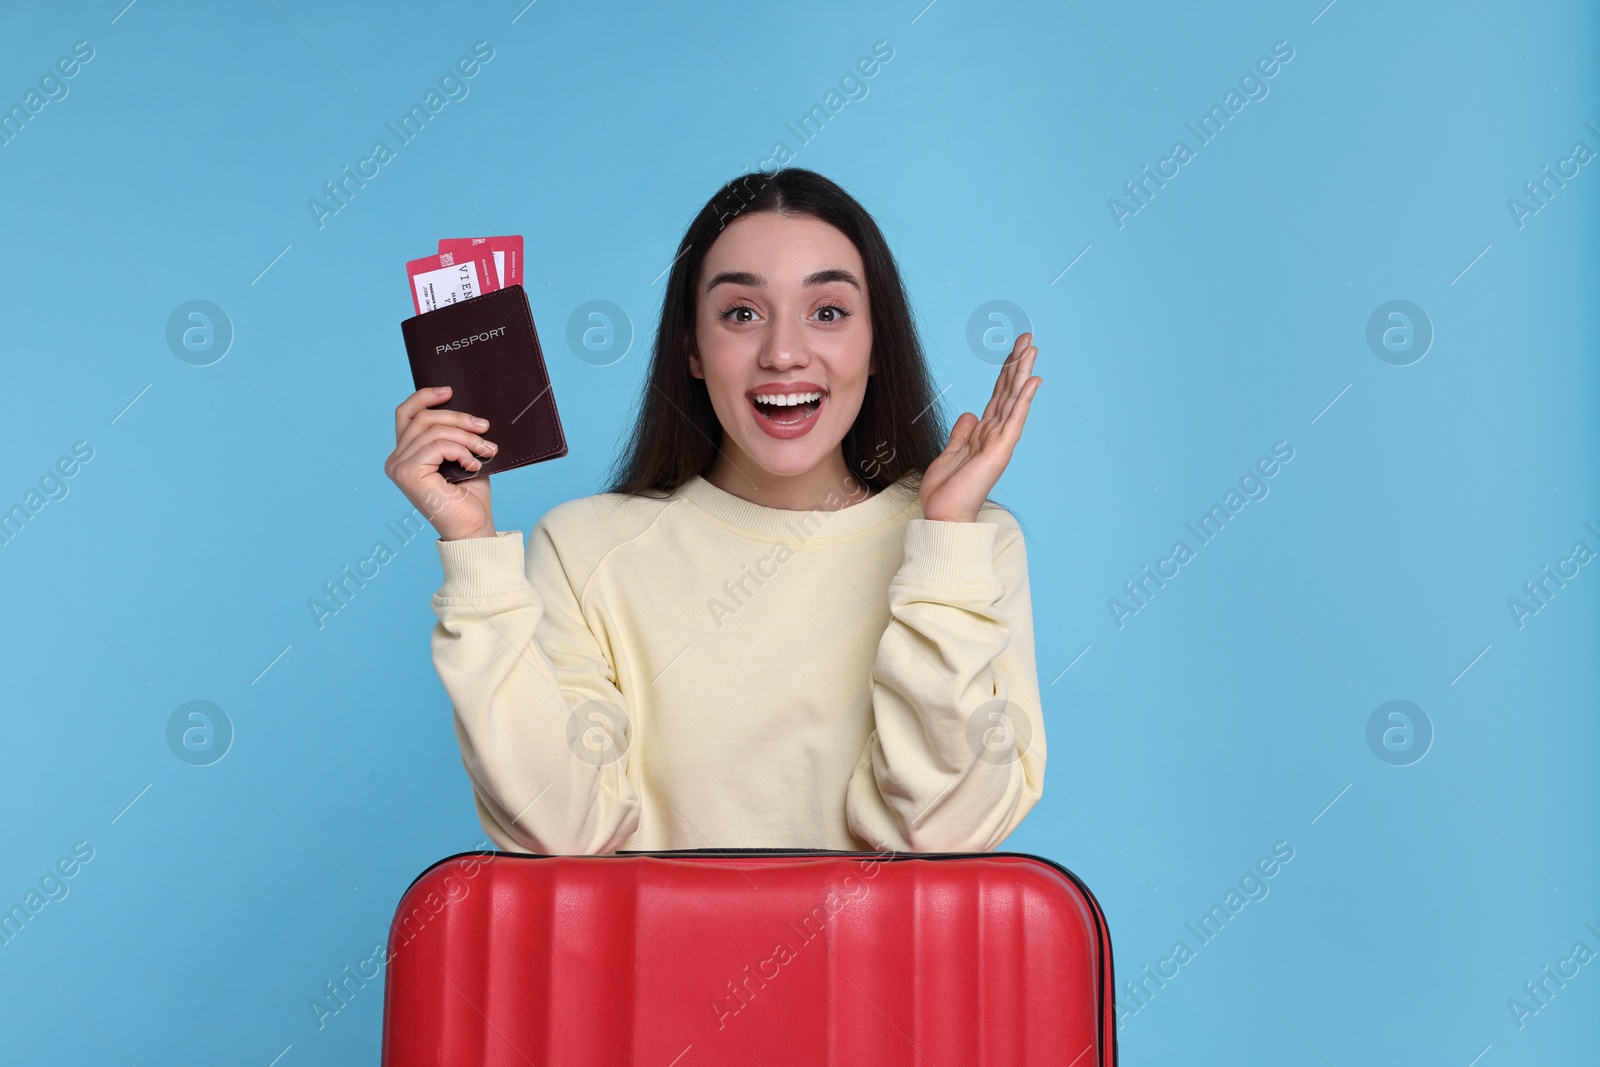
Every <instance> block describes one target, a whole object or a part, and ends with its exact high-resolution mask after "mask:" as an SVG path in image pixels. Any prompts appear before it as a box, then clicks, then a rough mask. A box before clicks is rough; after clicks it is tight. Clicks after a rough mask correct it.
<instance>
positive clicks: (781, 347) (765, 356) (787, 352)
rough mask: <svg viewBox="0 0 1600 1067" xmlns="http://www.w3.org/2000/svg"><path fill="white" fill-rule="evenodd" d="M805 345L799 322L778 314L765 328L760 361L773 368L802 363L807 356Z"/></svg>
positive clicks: (803, 333)
mask: <svg viewBox="0 0 1600 1067" xmlns="http://www.w3.org/2000/svg"><path fill="white" fill-rule="evenodd" d="M805 345H806V340H805V332H804V330H803V329H802V328H801V326H800V324H799V323H796V322H793V321H792V320H790V318H789V317H788V316H786V315H780V316H778V317H777V319H776V320H775V321H774V322H773V324H772V327H771V328H770V329H769V330H767V336H766V339H765V343H764V344H763V345H762V352H761V360H762V363H763V364H764V365H765V366H769V367H773V368H775V369H783V368H786V367H793V366H797V365H801V364H804V363H805V362H806V360H807V358H808V357H807V352H806V347H805Z"/></svg>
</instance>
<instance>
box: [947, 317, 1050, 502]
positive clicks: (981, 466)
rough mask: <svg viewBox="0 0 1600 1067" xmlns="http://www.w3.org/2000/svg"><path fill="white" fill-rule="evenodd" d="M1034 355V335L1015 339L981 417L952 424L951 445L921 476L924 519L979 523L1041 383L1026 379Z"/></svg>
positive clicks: (967, 416) (970, 416)
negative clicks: (984, 502) (981, 508)
mask: <svg viewBox="0 0 1600 1067" xmlns="http://www.w3.org/2000/svg"><path fill="white" fill-rule="evenodd" d="M1038 354H1039V350H1038V349H1037V348H1035V347H1033V334H1031V333H1025V334H1022V335H1020V336H1019V337H1018V338H1017V342H1016V344H1015V345H1013V346H1012V349H1011V357H1010V358H1009V359H1007V360H1006V362H1005V366H1004V367H1003V368H1002V369H1001V371H1000V377H999V378H998V379H996V380H995V383H994V395H993V396H991V397H990V398H989V406H988V407H986V408H984V409H983V418H981V419H980V418H978V417H977V416H976V415H974V414H972V412H970V411H964V412H962V413H961V417H960V418H959V419H957V420H956V424H955V426H953V427H952V428H951V430H950V443H949V444H948V445H946V446H945V449H944V451H943V452H941V453H939V458H938V459H936V460H934V461H933V462H932V463H931V464H929V466H928V469H927V470H926V471H925V472H924V473H923V475H922V488H921V490H920V492H919V493H918V498H919V499H920V500H921V503H922V514H923V516H924V517H926V518H929V519H938V520H942V521H945V522H977V521H978V508H979V507H981V506H982V504H983V501H984V499H985V498H986V497H988V495H989V491H990V490H992V489H993V488H994V486H995V483H996V482H998V481H999V480H1000V474H1001V472H1003V471H1004V470H1005V469H1006V464H1007V463H1010V462H1011V451H1012V449H1014V448H1015V447H1016V445H1017V441H1018V439H1019V438H1021V436H1022V423H1023V420H1024V419H1026V418H1027V417H1028V407H1029V405H1030V404H1031V403H1032V401H1033V394H1034V393H1037V392H1038V391H1039V386H1041V385H1043V384H1044V379H1043V378H1040V377H1039V376H1038V375H1033V376H1032V377H1030V376H1029V375H1030V373H1031V372H1032V370H1033V361H1034V358H1035V357H1036V356H1038Z"/></svg>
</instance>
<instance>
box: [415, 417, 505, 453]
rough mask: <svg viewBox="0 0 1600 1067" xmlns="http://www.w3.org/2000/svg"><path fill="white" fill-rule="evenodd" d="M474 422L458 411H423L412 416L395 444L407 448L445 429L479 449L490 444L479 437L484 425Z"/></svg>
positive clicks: (488, 440) (473, 419) (472, 418)
mask: <svg viewBox="0 0 1600 1067" xmlns="http://www.w3.org/2000/svg"><path fill="white" fill-rule="evenodd" d="M480 421H481V420H475V418H474V416H472V415H470V414H467V413H465V412H460V411H423V412H419V413H418V414H416V415H414V416H412V418H411V421H410V422H408V423H407V424H406V427H405V429H404V430H403V431H401V433H400V437H399V439H398V440H397V441H396V442H395V443H396V445H397V446H399V447H407V446H409V445H411V444H412V443H413V442H415V441H417V440H419V439H420V438H422V437H425V436H427V435H429V434H431V433H433V432H434V431H435V430H438V429H445V430H449V431H451V432H452V433H453V434H464V435H466V437H467V438H470V439H471V440H472V442H473V443H474V444H475V445H477V446H479V447H480V448H481V447H482V446H484V445H487V444H489V443H490V439H487V438H484V437H483V436H481V435H480V434H479V433H478V431H479V430H485V431H486V430H487V429H488V426H487V425H486V424H481V425H480Z"/></svg>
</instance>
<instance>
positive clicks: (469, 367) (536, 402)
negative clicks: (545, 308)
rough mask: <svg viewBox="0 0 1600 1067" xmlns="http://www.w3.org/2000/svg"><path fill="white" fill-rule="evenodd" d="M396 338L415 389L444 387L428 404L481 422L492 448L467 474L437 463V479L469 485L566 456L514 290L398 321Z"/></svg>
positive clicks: (533, 334)
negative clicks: (445, 393) (439, 399)
mask: <svg viewBox="0 0 1600 1067" xmlns="http://www.w3.org/2000/svg"><path fill="white" fill-rule="evenodd" d="M400 332H401V335H402V336H403V337H404V339H405V346H406V357H407V359H409V360H410V363H411V380H412V382H413V384H414V385H415V387H416V388H417V389H427V388H432V387H433V386H438V385H448V386H450V389H451V393H450V399H448V400H446V401H445V402H444V403H442V404H434V405H431V406H432V407H435V408H443V409H446V410H449V411H461V412H466V413H467V414H469V415H477V416H478V417H479V418H484V419H488V420H489V428H488V429H487V430H485V431H484V432H483V434H482V436H483V437H484V438H486V439H487V440H490V441H493V442H494V443H495V444H497V445H499V446H500V450H499V451H498V452H496V453H495V454H494V455H493V456H492V457H490V458H489V459H488V460H487V461H485V463H484V464H483V466H482V467H480V468H478V469H477V470H474V471H469V470H467V469H466V468H465V467H463V466H462V465H461V464H460V463H458V462H456V461H455V460H453V459H447V460H445V461H444V462H443V463H441V464H440V465H439V473H440V474H442V475H444V479H445V481H447V482H465V481H470V480H471V479H473V478H478V477H482V476H484V475H489V474H498V473H499V472H501V471H505V470H511V469H513V468H515V467H522V466H526V465H527V464H529V463H539V462H542V461H544V460H547V459H558V458H560V457H561V456H564V455H566V454H567V438H566V435H565V434H564V433H563V432H562V429H561V415H560V413H559V412H558V411H557V410H556V398H555V393H554V392H553V391H552V390H551V388H550V375H549V372H548V370H547V369H546V367H545V362H544V352H543V351H542V350H541V349H540V347H539V334H538V332H537V331H536V330H535V329H534V326H533V312H532V311H531V310H529V308H528V294H527V292H526V291H525V290H524V289H523V288H522V286H521V285H509V286H506V287H505V288H503V289H495V290H493V291H492V292H488V293H484V294H483V295H481V296H475V297H471V298H469V299H466V300H461V301H457V302H456V303H454V304H446V305H443V306H440V307H438V308H435V309H434V310H432V311H425V312H423V313H422V314H420V315H414V316H412V317H411V318H409V319H405V320H404V321H402V322H401V323H400Z"/></svg>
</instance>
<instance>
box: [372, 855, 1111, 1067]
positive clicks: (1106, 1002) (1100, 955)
mask: <svg viewBox="0 0 1600 1067" xmlns="http://www.w3.org/2000/svg"><path fill="white" fill-rule="evenodd" d="M739 855H745V856H854V857H858V858H860V859H876V860H886V861H893V860H953V859H975V858H976V859H988V858H991V857H995V856H1014V857H1018V858H1020V859H1028V860H1034V861H1036V862H1038V863H1043V864H1045V865H1046V866H1049V867H1053V868H1055V869H1056V870H1058V871H1060V872H1061V873H1062V874H1064V875H1066V876H1067V880H1068V881H1070V882H1071V883H1072V884H1073V885H1074V886H1075V887H1077V890H1078V892H1080V893H1082V894H1083V897H1084V899H1085V900H1087V901H1088V902H1089V913H1090V914H1091V915H1093V916H1094V927H1095V937H1096V938H1097V939H1098V941H1099V942H1100V951H1097V952H1096V953H1095V955H1096V957H1097V965H1098V970H1099V977H1100V996H1101V998H1102V999H1101V1003H1100V1004H1098V1005H1096V1009H1095V1015H1094V1028H1095V1041H1096V1043H1097V1044H1098V1045H1099V1047H1100V1048H1101V1049H1104V1048H1105V1047H1106V1027H1107V1025H1108V1016H1113V1017H1111V1018H1110V1019H1109V1024H1110V1025H1113V1026H1114V1025H1115V1019H1114V1013H1115V1011H1116V999H1117V989H1116V985H1115V973H1114V969H1113V967H1112V958H1111V927H1110V926H1109V925H1108V924H1107V923H1106V918H1105V913H1104V911H1103V910H1102V909H1101V907H1100V901H1099V899H1098V898H1097V897H1096V896H1095V895H1094V892H1093V891H1092V890H1090V888H1089V887H1088V886H1087V885H1085V884H1084V881H1083V879H1082V878H1079V877H1078V876H1077V875H1075V874H1073V873H1072V872H1071V871H1069V870H1067V868H1065V867H1063V866H1062V865H1061V864H1059V863H1057V862H1056V861H1055V860H1052V859H1048V858H1046V857H1044V856H1036V855H1034V854H1033V853H1031V852H892V851H891V852H851V851H848V850H845V849H836V848H666V849H619V850H617V851H616V852H597V853H592V854H588V853H585V854H577V855H574V854H569V853H546V852H501V851H498V850H495V849H474V850H471V851H468V852H457V853H455V854H454V855H451V856H446V857H445V858H444V859H441V860H437V861H435V862H434V863H430V864H429V865H428V866H427V867H426V868H424V869H423V870H422V872H421V873H419V874H418V875H417V876H416V877H415V878H413V879H411V883H410V884H409V885H407V886H406V888H405V891H404V892H402V893H401V894H400V899H401V900H404V899H405V895H406V893H409V892H411V888H412V886H415V885H416V884H417V883H418V882H420V881H422V879H423V878H424V877H426V876H427V874H428V872H429V871H431V870H433V869H434V868H435V867H439V866H442V865H443V864H446V863H449V862H451V861H452V860H458V859H462V858H464V857H468V856H487V857H490V858H508V859H511V858H520V859H535V860H537V859H577V858H582V859H589V858H595V859H604V858H605V857H607V856H666V857H671V856H739ZM396 906H397V908H398V904H397V905H396ZM1120 1055H1121V1053H1120V1050H1119V1049H1118V1048H1117V1042H1116V1039H1115V1033H1114V1032H1113V1034H1112V1042H1111V1067H1117V1065H1118V1060H1119V1058H1120ZM1097 1067H1098V1065H1097Z"/></svg>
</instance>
